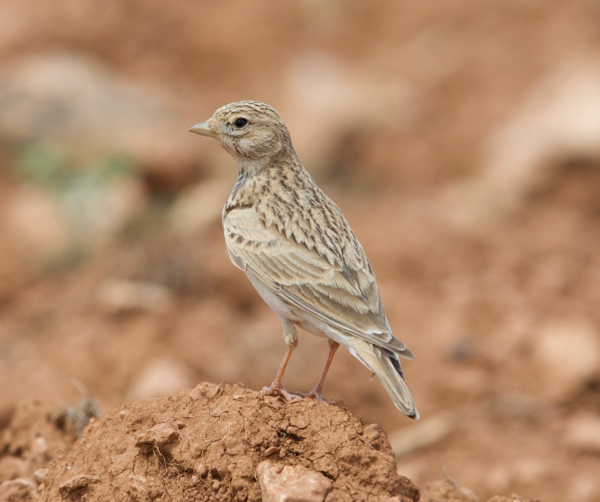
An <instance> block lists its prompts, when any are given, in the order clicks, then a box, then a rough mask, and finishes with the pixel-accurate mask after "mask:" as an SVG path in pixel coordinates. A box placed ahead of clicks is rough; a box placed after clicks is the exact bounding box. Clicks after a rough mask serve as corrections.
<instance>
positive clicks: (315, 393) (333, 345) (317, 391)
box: [302, 340, 340, 401]
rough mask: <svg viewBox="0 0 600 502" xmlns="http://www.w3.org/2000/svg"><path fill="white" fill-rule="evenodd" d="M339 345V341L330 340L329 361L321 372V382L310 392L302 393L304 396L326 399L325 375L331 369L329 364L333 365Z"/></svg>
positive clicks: (319, 399) (320, 399)
mask: <svg viewBox="0 0 600 502" xmlns="http://www.w3.org/2000/svg"><path fill="white" fill-rule="evenodd" d="M339 346H340V344H339V343H337V342H334V341H333V340H329V355H328V356H327V362H326V363H325V367H324V368H323V373H321V378H320V380H319V383H318V384H317V385H316V386H315V388H314V389H313V390H311V391H310V392H309V393H308V394H302V397H313V398H315V399H316V400H317V401H326V399H325V398H324V397H323V384H324V383H325V377H326V376H327V372H328V371H329V366H331V362H332V361H333V356H335V352H336V350H337V349H338V347H339Z"/></svg>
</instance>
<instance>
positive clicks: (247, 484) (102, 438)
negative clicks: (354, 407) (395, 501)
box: [41, 383, 419, 502]
mask: <svg viewBox="0 0 600 502" xmlns="http://www.w3.org/2000/svg"><path fill="white" fill-rule="evenodd" d="M288 467H292V468H295V470H294V471H291V472H290V473H289V474H290V475H291V477H300V478H301V479H303V481H304V482H303V483H301V485H303V486H302V487H303V488H304V489H305V490H308V487H309V485H310V487H312V488H314V490H315V493H320V494H321V496H320V498H318V497H315V498H314V500H323V497H324V496H325V495H327V494H328V496H327V497H328V498H327V500H388V499H389V498H390V497H392V496H399V497H401V498H400V500H403V501H406V502H409V501H416V500H418V499H419V492H418V490H417V489H416V487H414V486H413V485H412V483H411V482H410V481H408V480H407V479H406V478H403V477H401V476H399V475H398V473H397V471H396V463H395V461H394V457H393V455H392V451H391V448H390V445H389V443H388V441H387V437H386V435H385V433H384V432H383V431H382V430H381V429H380V428H379V426H377V425H367V426H365V425H363V424H362V423H361V421H360V420H359V419H358V418H356V417H353V416H352V415H351V414H350V413H349V412H348V411H346V410H343V409H341V408H339V407H337V406H334V405H330V404H327V403H318V402H315V401H312V400H306V399H304V400H300V401H297V402H292V403H285V402H283V401H281V400H280V399H278V398H275V397H262V396H261V394H260V393H258V392H255V391H251V390H248V389H246V388H244V387H241V386H238V385H229V384H222V385H214V384H208V383H203V384H201V385H199V386H198V387H196V388H195V389H194V390H192V391H189V390H186V391H180V392H178V393H176V394H173V395H171V396H169V397H167V398H161V399H154V400H148V401H137V402H135V403H132V404H130V405H127V406H125V407H123V408H121V409H119V410H117V411H115V412H112V413H110V414H108V415H106V416H105V417H102V418H101V419H99V420H97V421H94V422H92V423H91V424H90V426H88V428H87V429H86V430H85V431H84V433H83V435H82V437H81V438H80V439H79V441H77V442H76V443H75V444H74V446H73V448H72V449H71V451H70V452H69V453H68V454H67V456H66V457H65V458H62V459H60V460H56V461H54V462H53V463H52V464H51V465H50V468H49V471H48V474H47V476H46V478H45V486H44V489H43V490H42V491H41V493H42V500H48V501H51V500H52V501H54V500H56V501H62V500H88V501H92V500H120V499H121V498H122V497H124V496H125V495H126V498H128V499H131V500H154V499H163V500H180V501H192V500H193V501H198V500H215V499H218V500H261V488H262V490H263V496H265V495H266V493H270V492H274V491H277V490H278V489H279V490H286V489H287V488H286V486H280V487H277V486H274V483H275V481H274V480H273V479H272V478H273V477H274V476H273V472H275V473H277V470H278V469H281V468H283V469H287V468H288ZM257 469H258V475H257ZM284 474H287V473H286V472H284V471H282V472H281V473H279V476H275V478H276V479H277V478H281V477H282V476H283V475H284ZM257 478H258V479H257ZM259 484H260V485H261V486H259ZM402 497H403V498H402ZM272 500H275V499H274V498H273V499H272ZM311 500H313V499H311Z"/></svg>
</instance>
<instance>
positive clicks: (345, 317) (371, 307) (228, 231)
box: [223, 207, 412, 357]
mask: <svg viewBox="0 0 600 502" xmlns="http://www.w3.org/2000/svg"><path fill="white" fill-rule="evenodd" d="M344 223H345V222H344ZM223 226H224V230H225V242H226V244H227V250H228V252H229V255H230V257H231V260H232V261H233V263H234V264H235V265H236V266H237V267H238V268H241V269H242V270H245V271H251V272H252V274H253V275H254V276H255V277H256V278H257V279H259V280H260V281H261V282H262V283H263V284H265V285H266V286H267V287H268V288H269V289H271V290H272V291H274V292H276V293H277V294H278V295H279V296H280V297H282V299H285V300H287V302H288V303H289V304H291V305H294V306H296V307H298V308H300V309H302V310H304V311H305V312H308V313H310V314H312V315H314V316H315V317H317V318H318V319H321V320H322V321H325V322H326V323H328V324H329V325H331V326H333V327H336V328H338V329H340V330H341V331H342V332H345V333H347V334H350V335H354V336H357V337H359V338H362V339H364V340H365V341H368V342H370V343H373V344H375V345H377V346H380V347H382V348H385V349H388V350H392V351H394V352H398V353H401V354H402V355H404V356H406V357H412V353H411V352H410V351H409V350H408V349H407V348H406V346H405V345H404V344H403V343H402V342H401V341H400V340H398V339H396V338H394V336H393V335H392V333H391V331H390V329H389V324H388V322H387V319H386V317H385V313H384V310H383V306H382V303H381V298H380V296H379V291H378V288H377V283H376V282H375V278H374V276H373V273H372V271H371V268H370V265H369V262H368V260H367V258H366V256H365V254H364V251H363V249H362V247H361V246H360V244H359V243H358V241H357V240H356V243H355V245H354V247H355V249H351V250H349V249H348V245H346V246H345V248H344V253H342V254H341V256H336V254H335V253H331V252H330V253H321V254H320V253H319V251H318V249H317V246H316V245H302V244H299V243H305V242H306V241H307V238H308V236H307V235H306V233H305V232H303V231H297V232H294V231H291V232H286V231H285V229H281V230H280V229H278V228H276V227H270V228H268V227H267V226H266V224H265V219H264V218H262V217H261V216H260V215H259V214H258V213H257V212H256V210H255V209H254V208H253V207H244V208H239V209H233V210H231V211H229V212H228V213H227V214H225V215H224V217H223ZM346 255H347V256H348V259H347V260H345V259H344V256H346ZM332 257H333V258H332ZM348 261H350V262H351V264H349V263H347V262H348ZM357 265H359V266H357Z"/></svg>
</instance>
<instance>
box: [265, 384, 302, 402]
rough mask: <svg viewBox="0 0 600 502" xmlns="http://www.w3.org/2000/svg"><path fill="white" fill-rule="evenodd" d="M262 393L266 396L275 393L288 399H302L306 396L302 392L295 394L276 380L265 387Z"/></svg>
mask: <svg viewBox="0 0 600 502" xmlns="http://www.w3.org/2000/svg"><path fill="white" fill-rule="evenodd" d="M261 393H262V394H263V395H264V396H272V395H274V394H277V395H279V396H281V397H283V398H284V399H285V400H286V401H291V400H293V399H302V398H303V397H304V396H303V395H301V394H294V393H293V392H290V391H289V390H287V389H286V388H285V387H284V386H283V385H281V384H277V383H275V382H273V383H272V384H271V385H269V386H268V387H263V388H262V390H261Z"/></svg>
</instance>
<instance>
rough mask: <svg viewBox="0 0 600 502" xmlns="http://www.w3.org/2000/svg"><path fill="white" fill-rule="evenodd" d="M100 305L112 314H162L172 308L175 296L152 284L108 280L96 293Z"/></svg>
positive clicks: (162, 287)
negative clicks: (143, 312)
mask: <svg viewBox="0 0 600 502" xmlns="http://www.w3.org/2000/svg"><path fill="white" fill-rule="evenodd" d="M96 299H97V301H98V304H99V305H100V306H101V307H102V308H104V309H105V310H107V311H108V312H111V313H122V312H131V311H148V312H157V313H162V312H166V311H168V310H169V309H170V308H171V305H172V304H173V294H172V293H171V291H170V290H169V289H167V288H165V287H164V286H161V285H159V284H155V283H151V282H143V281H130V280H126V279H108V280H106V281H105V282H104V283H103V284H102V285H101V286H100V288H99V289H98V292H97V293H96Z"/></svg>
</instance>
